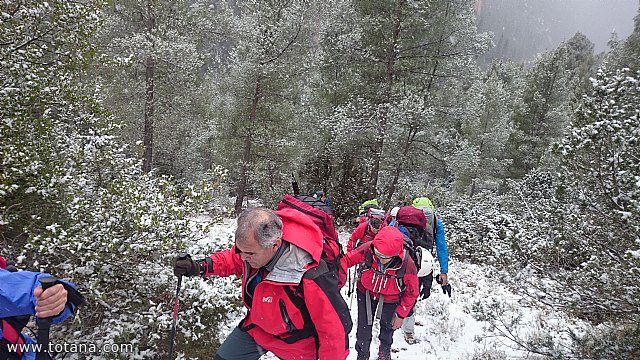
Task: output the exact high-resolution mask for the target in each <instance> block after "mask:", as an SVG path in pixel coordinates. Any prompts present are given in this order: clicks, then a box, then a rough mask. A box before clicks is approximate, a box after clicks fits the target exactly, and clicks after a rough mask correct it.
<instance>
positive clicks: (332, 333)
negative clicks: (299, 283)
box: [303, 279, 351, 359]
mask: <svg viewBox="0 0 640 360" xmlns="http://www.w3.org/2000/svg"><path fill="white" fill-rule="evenodd" d="M303 281H304V301H305V304H306V305H307V309H309V316H310V317H311V321H312V322H313V324H314V325H315V328H316V332H317V333H318V344H319V348H318V358H319V359H346V357H347V354H348V353H349V350H348V349H349V346H348V342H347V336H348V334H346V333H345V330H344V327H345V324H343V323H342V320H341V318H340V316H339V315H338V312H337V311H336V306H339V304H340V303H342V304H344V300H343V299H342V295H341V294H340V292H339V290H338V289H337V287H336V286H335V283H333V284H330V283H327V284H324V285H323V286H321V285H322V281H323V280H320V282H319V283H316V282H315V281H313V280H310V279H304V280H303ZM334 304H336V306H334ZM344 305H345V306H346V304H344ZM350 319H351V318H349V317H348V318H346V319H344V321H350ZM347 325H348V327H349V328H351V324H347Z"/></svg>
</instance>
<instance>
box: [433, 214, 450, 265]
mask: <svg viewBox="0 0 640 360" xmlns="http://www.w3.org/2000/svg"><path fill="white" fill-rule="evenodd" d="M435 238H436V239H435V242H436V254H437V256H438V263H440V273H441V274H447V272H448V271H449V250H448V249H447V242H446V241H445V238H444V226H443V225H442V221H440V219H438V228H437V229H436V234H435Z"/></svg>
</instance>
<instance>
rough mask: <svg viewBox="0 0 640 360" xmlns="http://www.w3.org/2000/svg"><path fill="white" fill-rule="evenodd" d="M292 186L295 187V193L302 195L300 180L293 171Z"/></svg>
mask: <svg viewBox="0 0 640 360" xmlns="http://www.w3.org/2000/svg"><path fill="white" fill-rule="evenodd" d="M291 187H292V188H293V195H300V186H298V180H296V176H295V175H294V174H293V173H291Z"/></svg>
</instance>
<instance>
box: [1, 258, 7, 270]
mask: <svg viewBox="0 0 640 360" xmlns="http://www.w3.org/2000/svg"><path fill="white" fill-rule="evenodd" d="M6 268H7V262H6V261H4V259H3V258H2V256H0V269H6Z"/></svg>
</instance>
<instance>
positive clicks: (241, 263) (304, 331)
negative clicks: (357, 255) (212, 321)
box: [174, 208, 352, 360]
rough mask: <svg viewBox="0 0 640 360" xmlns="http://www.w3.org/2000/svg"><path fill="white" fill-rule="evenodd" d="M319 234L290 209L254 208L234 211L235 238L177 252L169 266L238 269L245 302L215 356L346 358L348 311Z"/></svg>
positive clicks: (184, 270)
mask: <svg viewBox="0 0 640 360" xmlns="http://www.w3.org/2000/svg"><path fill="white" fill-rule="evenodd" d="M321 252H322V234H321V232H320V229H319V228H318V227H317V226H316V225H315V224H314V223H313V222H312V220H311V219H310V218H308V217H307V216H305V215H303V214H301V213H300V212H298V211H295V210H293V209H283V210H279V211H276V212H274V211H272V210H269V209H266V208H253V209H248V210H246V211H244V212H243V213H242V214H241V215H240V216H239V217H238V228H237V230H236V239H235V245H234V246H233V247H232V248H231V249H229V250H224V251H220V252H217V253H215V254H212V255H211V256H209V257H208V258H205V259H203V260H200V261H194V260H191V258H190V257H188V258H186V259H184V258H178V257H176V258H175V259H174V273H175V274H176V275H178V276H181V275H186V276H193V275H197V274H200V275H203V276H209V275H217V276H230V275H236V276H239V277H241V278H242V300H243V302H244V304H245V306H246V307H247V309H248V312H247V315H246V316H245V318H244V319H243V320H242V321H241V322H240V324H239V325H238V327H236V328H235V329H234V330H233V331H232V332H231V334H230V335H229V336H228V337H227V339H226V340H225V342H224V343H223V344H222V346H221V347H220V349H219V350H218V352H217V354H216V356H215V358H214V360H228V359H234V360H254V359H259V358H260V357H261V356H262V355H263V354H265V353H266V352H267V351H270V352H272V353H273V354H275V355H276V356H278V357H279V358H281V359H301V360H304V359H345V358H346V357H347V355H348V354H349V344H348V335H349V332H350V331H351V325H352V322H351V317H350V314H349V310H348V308H347V304H346V303H345V301H344V299H343V298H342V296H341V295H340V292H339V290H338V284H337V281H338V279H337V277H336V274H335V272H332V271H327V268H326V263H325V262H324V260H322V261H321V259H320V256H321Z"/></svg>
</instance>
